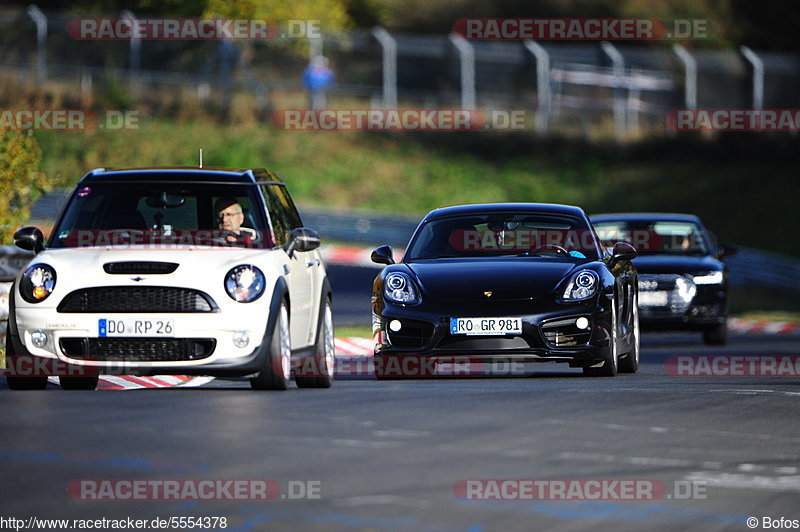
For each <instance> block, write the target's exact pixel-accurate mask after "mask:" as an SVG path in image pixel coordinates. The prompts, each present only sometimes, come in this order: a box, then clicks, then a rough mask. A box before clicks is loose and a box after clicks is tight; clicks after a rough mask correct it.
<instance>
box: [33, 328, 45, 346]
mask: <svg viewBox="0 0 800 532" xmlns="http://www.w3.org/2000/svg"><path fill="white" fill-rule="evenodd" d="M31 342H32V343H33V346H34V347H38V348H40V349H41V348H42V347H44V346H46V345H47V333H45V332H44V331H42V330H39V329H37V330H35V331H33V332H32V333H31Z"/></svg>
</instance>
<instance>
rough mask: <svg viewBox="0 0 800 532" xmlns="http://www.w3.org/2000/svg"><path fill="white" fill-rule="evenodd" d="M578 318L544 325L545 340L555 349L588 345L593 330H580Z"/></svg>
mask: <svg viewBox="0 0 800 532" xmlns="http://www.w3.org/2000/svg"><path fill="white" fill-rule="evenodd" d="M575 322H576V318H568V319H563V320H554V321H549V322H547V323H545V324H543V325H542V333H543V334H544V339H545V340H546V341H547V343H548V344H550V345H551V346H553V347H571V346H576V345H586V344H587V343H589V340H590V339H591V336H592V330H591V328H588V329H579V328H578V326H577V325H575Z"/></svg>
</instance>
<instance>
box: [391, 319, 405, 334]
mask: <svg viewBox="0 0 800 532" xmlns="http://www.w3.org/2000/svg"><path fill="white" fill-rule="evenodd" d="M402 328H403V324H402V323H400V320H392V321H390V322H389V330H391V331H392V332H399V331H400V329H402Z"/></svg>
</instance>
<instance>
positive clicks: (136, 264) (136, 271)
mask: <svg viewBox="0 0 800 532" xmlns="http://www.w3.org/2000/svg"><path fill="white" fill-rule="evenodd" d="M177 269H178V264H176V263H174V262H153V261H127V262H107V263H106V264H103V270H104V271H105V272H106V273H110V274H114V275H146V274H147V275H165V274H168V273H172V272H174V271H175V270H177Z"/></svg>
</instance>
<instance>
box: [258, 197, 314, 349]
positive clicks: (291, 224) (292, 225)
mask: <svg viewBox="0 0 800 532" xmlns="http://www.w3.org/2000/svg"><path fill="white" fill-rule="evenodd" d="M262 187H263V192H264V199H265V200H266V201H267V208H268V209H269V216H270V220H271V222H272V227H273V231H274V232H275V243H276V244H277V245H281V246H282V245H284V244H285V243H286V240H287V239H288V237H289V232H290V231H291V230H292V229H296V228H297V227H301V222H300V216H299V215H298V214H297V210H296V209H295V208H294V204H293V203H292V202H291V198H290V197H289V195H288V192H287V191H286V188H285V186H283V185H278V184H269V185H262ZM286 267H287V269H288V270H289V271H288V273H287V274H286V282H287V284H288V285H289V299H290V313H291V314H290V319H289V327H290V332H291V336H292V348H293V349H297V348H301V347H305V346H308V345H310V344H311V343H312V342H313V341H314V330H315V329H314V327H313V325H314V323H315V321H316V320H315V314H314V311H315V309H316V307H317V304H316V301H315V298H314V294H315V293H316V292H315V290H314V285H315V282H314V281H315V279H314V277H315V276H314V272H315V270H316V269H317V268H318V261H317V257H316V256H315V254H314V252H301V251H295V252H293V253H292V254H291V256H290V257H289V263H288V264H287V266H286Z"/></svg>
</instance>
